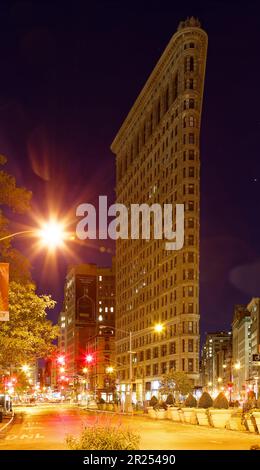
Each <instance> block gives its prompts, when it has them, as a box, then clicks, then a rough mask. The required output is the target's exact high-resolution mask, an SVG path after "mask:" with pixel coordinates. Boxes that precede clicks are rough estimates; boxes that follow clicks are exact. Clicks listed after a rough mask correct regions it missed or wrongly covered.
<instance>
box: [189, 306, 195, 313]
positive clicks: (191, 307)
mask: <svg viewBox="0 0 260 470" xmlns="http://www.w3.org/2000/svg"><path fill="white" fill-rule="evenodd" d="M193 310H194V309H193V304H188V313H194V311H193Z"/></svg>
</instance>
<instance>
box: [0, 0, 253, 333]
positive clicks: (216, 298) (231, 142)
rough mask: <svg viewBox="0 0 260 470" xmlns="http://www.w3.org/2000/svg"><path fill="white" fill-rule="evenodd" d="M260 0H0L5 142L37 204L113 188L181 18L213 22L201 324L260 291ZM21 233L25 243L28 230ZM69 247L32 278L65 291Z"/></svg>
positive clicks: (83, 254)
mask: <svg viewBox="0 0 260 470" xmlns="http://www.w3.org/2000/svg"><path fill="white" fill-rule="evenodd" d="M257 3H258V2H251V1H247V2H244V3H243V4H241V6H238V2H235V1H234V2H228V1H215V2H213V1H210V0H207V1H205V2H203V1H197V2H189V1H186V2H181V1H179V2H177V1H173V0H171V1H163V0H161V1H160V2H159V1H158V0H157V1H153V0H150V1H146V0H144V1H140V0H139V1H138V2H137V1H134V0H132V1H124V2H122V1H107V2H105V1H103V2H102V1H98V0H96V1H93V2H88V1H84V2H77V1H73V2H72V1H71V2H55V1H51V2H48V1H43V2H41V1H37V2H34V1H33V2H29V1H24V2H22V1H20V2H5V1H1V3H0V24H1V27H0V153H3V154H5V155H6V156H7V157H8V159H9V163H8V169H9V170H10V171H12V172H13V173H15V175H16V177H17V180H18V182H19V184H23V185H25V186H26V187H28V188H29V189H32V191H33V194H34V197H33V206H34V210H37V211H38V212H41V213H43V214H44V213H46V212H47V210H48V204H47V201H48V200H49V199H52V201H53V205H54V206H55V207H58V208H59V209H60V211H61V212H62V213H64V214H65V213H67V212H69V211H71V213H73V212H74V213H75V206H76V203H77V202H78V201H80V202H92V201H95V198H96V197H97V195H98V194H108V195H109V197H110V200H111V201H112V200H113V197H114V194H113V188H114V185H115V168H114V157H113V155H112V154H111V152H110V150H109V147H110V144H111V142H112V140H113V137H114V135H115V134H116V132H117V130H118V128H119V126H120V124H121V123H122V121H123V119H124V117H125V115H126V114H127V112H128V111H129V109H130V107H131V105H132V104H133V101H134V100H135V98H136V96H137V94H138V93H139V91H140V89H141V87H142V86H143V84H144V83H145V81H146V79H147V77H148V75H149V74H150V72H151V71H152V69H153V67H154V65H155V63H156V61H157V60H158V58H159V57H160V54H161V53H162V51H163V50H164V48H165V46H166V45H167V43H168V41H169V39H170V38H171V36H172V34H173V33H174V32H175V30H176V28H177V26H178V23H179V21H180V20H183V19H185V18H186V17H187V16H190V15H194V16H198V17H199V18H200V20H201V22H202V25H203V27H204V28H205V29H206V30H207V32H208V35H209V51H208V62H207V72H206V83H205V98H204V111H203V124H202V136H201V209H202V211H201V325H202V331H203V332H204V331H209V330H216V329H223V328H229V325H230V322H231V318H232V310H233V305H234V304H235V303H246V302H247V301H248V300H249V299H250V296H252V295H255V296H259V295H260V221H259V206H260V197H259V195H260V155H259V141H260V114H259V109H260V93H259V84H260V61H259V43H260V7H259V6H258V5H257ZM17 221H20V222H23V220H21V219H17V218H16V222H17ZM101 245H102V244H101V243H98V244H97V247H96V248H94V249H93V248H91V249H90V248H87V247H86V246H84V247H75V251H76V253H77V255H78V256H79V257H80V259H81V260H82V262H98V263H101V264H108V263H109V260H110V255H109V254H108V253H105V254H104V253H100V252H99V250H98V248H99V247H100V246H101ZM19 246H20V248H21V249H23V251H24V252H25V253H26V254H28V255H29V256H30V255H31V247H30V245H29V244H28V242H25V241H23V242H20V243H19ZM106 246H109V245H108V244H107V245H106ZM71 248H72V246H71ZM72 261H73V260H72V259H70V258H64V257H62V256H60V257H59V261H58V266H57V268H56V269H54V267H53V265H52V264H49V265H48V266H47V275H46V270H45V272H44V273H43V269H42V266H43V263H44V258H43V255H41V256H40V257H38V258H37V259H32V262H33V275H34V278H35V279H36V281H37V282H38V285H39V290H40V291H41V292H44V291H48V292H50V293H52V295H53V297H54V298H55V299H57V300H58V301H59V302H60V301H61V299H62V290H63V281H64V275H65V271H66V264H67V263H71V262H72ZM59 308H60V303H59V304H58V306H57V309H56V313H57V312H58V310H59ZM52 318H56V315H53V314H52Z"/></svg>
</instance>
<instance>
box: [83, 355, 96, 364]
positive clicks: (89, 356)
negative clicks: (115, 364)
mask: <svg viewBox="0 0 260 470" xmlns="http://www.w3.org/2000/svg"><path fill="white" fill-rule="evenodd" d="M85 360H86V362H87V363H88V364H91V363H92V362H93V360H94V358H93V356H92V354H87V355H86V358H85Z"/></svg>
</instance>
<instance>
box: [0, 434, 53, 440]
mask: <svg viewBox="0 0 260 470" xmlns="http://www.w3.org/2000/svg"><path fill="white" fill-rule="evenodd" d="M15 439H21V440H24V439H25V440H28V441H33V440H34V439H45V436H43V435H42V434H40V433H36V434H20V435H19V434H8V436H6V437H5V440H6V441H14V440H15Z"/></svg>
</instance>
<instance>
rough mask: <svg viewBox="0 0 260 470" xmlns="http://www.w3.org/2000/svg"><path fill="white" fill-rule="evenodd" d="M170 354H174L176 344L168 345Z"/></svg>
mask: <svg viewBox="0 0 260 470" xmlns="http://www.w3.org/2000/svg"><path fill="white" fill-rule="evenodd" d="M169 349H170V354H176V343H175V342H172V343H170V348H169Z"/></svg>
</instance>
